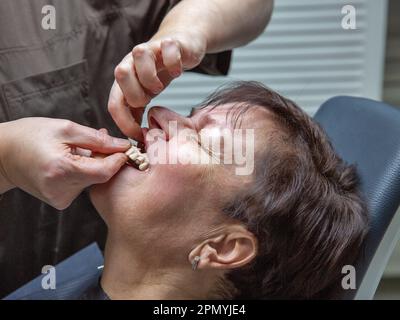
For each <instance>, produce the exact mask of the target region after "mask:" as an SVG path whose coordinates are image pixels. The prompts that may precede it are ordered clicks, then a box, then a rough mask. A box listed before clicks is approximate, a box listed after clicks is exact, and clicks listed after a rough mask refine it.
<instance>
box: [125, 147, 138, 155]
mask: <svg viewBox="0 0 400 320" xmlns="http://www.w3.org/2000/svg"><path fill="white" fill-rule="evenodd" d="M136 151H137V148H136V147H135V146H132V147H130V148H129V150H128V151H126V152H125V154H126V155H127V156H130V155H131V154H132V153H134V152H136Z"/></svg>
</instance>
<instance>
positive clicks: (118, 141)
mask: <svg viewBox="0 0 400 320" xmlns="http://www.w3.org/2000/svg"><path fill="white" fill-rule="evenodd" d="M113 143H114V145H116V146H118V147H125V148H128V147H129V146H130V145H131V144H130V142H129V141H128V140H126V139H120V138H113Z"/></svg>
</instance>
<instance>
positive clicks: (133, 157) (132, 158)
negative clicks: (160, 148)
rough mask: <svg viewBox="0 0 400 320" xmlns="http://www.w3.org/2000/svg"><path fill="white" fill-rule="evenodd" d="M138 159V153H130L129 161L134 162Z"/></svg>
mask: <svg viewBox="0 0 400 320" xmlns="http://www.w3.org/2000/svg"><path fill="white" fill-rule="evenodd" d="M138 157H139V153H136V152H135V153H132V154H130V155H129V159H131V160H133V161H135V160H136V159H137V158H138Z"/></svg>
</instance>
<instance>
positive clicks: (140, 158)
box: [137, 154, 145, 162]
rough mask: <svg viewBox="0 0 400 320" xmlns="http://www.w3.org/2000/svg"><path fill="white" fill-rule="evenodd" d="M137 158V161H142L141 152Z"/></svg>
mask: <svg viewBox="0 0 400 320" xmlns="http://www.w3.org/2000/svg"><path fill="white" fill-rule="evenodd" d="M137 159H138V160H139V161H141V162H142V161H144V159H145V158H144V156H143V155H142V154H140V155H139V156H138V157H137Z"/></svg>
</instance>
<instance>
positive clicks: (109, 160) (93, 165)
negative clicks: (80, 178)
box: [79, 153, 128, 185]
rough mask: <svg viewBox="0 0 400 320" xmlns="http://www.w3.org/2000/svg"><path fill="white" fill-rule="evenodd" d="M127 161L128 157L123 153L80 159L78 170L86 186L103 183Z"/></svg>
mask: <svg viewBox="0 0 400 320" xmlns="http://www.w3.org/2000/svg"><path fill="white" fill-rule="evenodd" d="M127 160H128V157H127V156H126V155H125V154H124V153H114V154H112V155H109V156H106V157H104V158H101V157H96V158H87V157H82V158H81V159H80V161H79V168H80V172H81V174H83V175H84V176H85V178H86V179H85V180H87V183H88V185H92V184H97V183H105V182H107V181H108V180H110V179H111V178H112V177H113V176H114V175H115V174H116V173H117V172H118V171H119V170H120V169H121V167H122V166H123V165H124V164H125V163H126V161H127Z"/></svg>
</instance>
